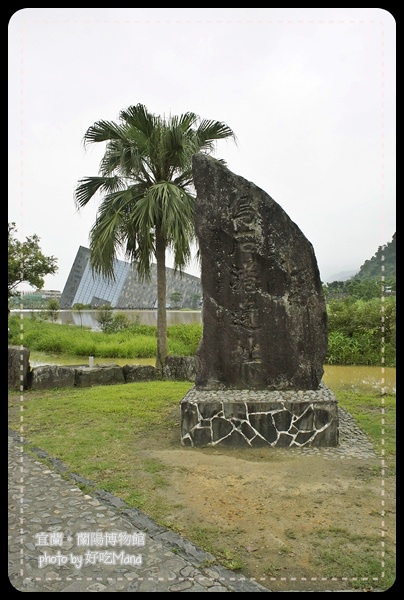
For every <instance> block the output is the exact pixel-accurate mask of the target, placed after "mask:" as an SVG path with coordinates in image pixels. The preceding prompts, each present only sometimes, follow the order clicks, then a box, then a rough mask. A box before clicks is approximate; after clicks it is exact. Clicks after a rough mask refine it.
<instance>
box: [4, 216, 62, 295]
mask: <svg viewBox="0 0 404 600" xmlns="http://www.w3.org/2000/svg"><path fill="white" fill-rule="evenodd" d="M16 233H17V228H16V225H15V223H9V224H8V298H11V297H12V296H18V295H19V294H18V292H17V290H16V288H17V286H18V285H19V284H20V283H23V282H26V283H28V284H29V285H31V286H32V287H35V288H36V289H38V290H40V289H42V288H43V286H44V283H45V281H44V277H45V275H54V273H56V271H57V270H58V267H57V266H56V263H57V259H56V258H55V257H54V256H45V255H44V254H43V253H42V251H41V248H40V246H39V241H40V239H39V237H38V236H37V235H35V234H34V235H32V236H31V237H27V238H26V239H25V242H21V241H19V240H17V238H16Z"/></svg>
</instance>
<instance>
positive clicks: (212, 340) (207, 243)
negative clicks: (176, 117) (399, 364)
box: [193, 154, 327, 390]
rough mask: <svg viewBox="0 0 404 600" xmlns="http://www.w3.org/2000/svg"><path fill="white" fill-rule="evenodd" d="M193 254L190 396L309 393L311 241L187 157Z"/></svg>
mask: <svg viewBox="0 0 404 600" xmlns="http://www.w3.org/2000/svg"><path fill="white" fill-rule="evenodd" d="M193 176H194V183H195V188H196V191H197V199H196V202H195V229H196V234H197V237H198V242H199V249H200V255H201V282H202V290H203V315H202V319H203V337H202V340H201V343H200V345H199V348H198V350H197V356H196V358H197V375H196V381H195V385H196V388H197V389H199V390H204V389H205V390H214V389H267V390H316V389H318V386H319V384H320V382H321V379H322V376H323V364H324V361H325V357H326V353H327V313H326V305H325V299H324V295H323V289H322V284H321V280H320V275H319V271H318V267H317V261H316V258H315V254H314V250H313V247H312V245H311V243H310V242H309V241H308V240H307V238H306V237H305V236H304V235H303V233H302V232H301V230H300V229H299V227H298V226H297V225H296V224H295V223H294V222H293V221H292V220H291V219H290V218H289V216H288V215H287V214H286V212H285V211H284V210H283V209H282V208H281V206H280V205H279V204H277V203H276V202H275V200H273V199H272V198H271V197H270V196H269V195H268V194H267V193H266V192H264V191H263V190H261V189H260V188H258V187H257V186H256V185H254V184H253V183H251V182H249V181H247V180H246V179H244V178H242V177H240V176H238V175H235V174H234V173H232V172H231V171H230V170H229V169H228V168H226V167H225V166H224V165H223V164H222V163H220V162H219V161H217V160H215V159H213V158H211V157H209V156H206V155H203V154H197V155H195V156H194V157H193Z"/></svg>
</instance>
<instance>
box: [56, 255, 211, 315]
mask: <svg viewBox="0 0 404 600" xmlns="http://www.w3.org/2000/svg"><path fill="white" fill-rule="evenodd" d="M114 275H115V279H114V280H109V279H106V278H105V277H102V276H101V275H96V274H94V273H92V271H91V266H90V250H89V249H88V248H84V247H83V246H80V248H79V250H78V252H77V255H76V258H75V260H74V263H73V266H72V269H71V271H70V274H69V276H68V278H67V282H66V285H65V287H64V289H63V292H62V295H61V298H60V308H61V309H63V308H72V307H73V306H74V305H75V304H86V305H91V306H92V307H94V308H97V307H100V306H102V305H105V304H109V305H110V306H111V307H112V308H133V309H143V308H144V309H151V308H155V307H156V302H157V269H156V265H155V264H153V265H152V266H151V273H150V280H148V281H141V280H140V279H139V277H138V273H137V271H136V266H134V265H131V264H130V263H128V262H125V261H123V260H115V261H114ZM166 276H167V304H168V307H170V306H171V307H172V308H174V307H175V308H191V309H198V308H200V305H201V301H202V290H201V282H200V279H199V277H195V276H194V275H189V274H187V273H184V274H183V275H182V276H181V275H179V274H178V273H176V272H175V271H174V270H173V269H170V268H167V269H166ZM171 303H173V305H171Z"/></svg>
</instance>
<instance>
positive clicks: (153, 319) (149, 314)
mask: <svg viewBox="0 0 404 600" xmlns="http://www.w3.org/2000/svg"><path fill="white" fill-rule="evenodd" d="M11 312H12V313H19V314H21V313H23V315H24V316H27V317H30V316H31V314H35V313H39V312H41V311H37V310H29V309H24V310H22V311H21V310H18V311H17V310H16V311H14V310H13V311H11ZM112 313H113V314H114V315H116V314H124V315H126V316H127V317H128V319H130V320H131V321H134V322H139V323H141V324H142V325H157V311H156V310H117V309H114V310H113V311H112ZM97 314H98V311H97V310H81V311H77V310H60V311H59V315H58V319H57V320H56V323H64V324H69V323H71V324H72V325H78V326H79V327H80V326H81V327H90V328H91V329H93V330H94V331H100V326H99V323H98V321H97ZM182 323H185V324H188V323H202V316H201V311H200V310H171V309H170V310H167V325H181V324H182Z"/></svg>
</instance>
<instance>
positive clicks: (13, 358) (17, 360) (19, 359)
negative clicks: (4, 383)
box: [8, 346, 30, 390]
mask: <svg viewBox="0 0 404 600" xmlns="http://www.w3.org/2000/svg"><path fill="white" fill-rule="evenodd" d="M29 356H30V351H29V350H28V348H25V347H20V346H9V347H8V387H9V388H12V389H17V390H21V387H22V388H23V389H26V388H27V386H28V375H29V369H30V366H29Z"/></svg>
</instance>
